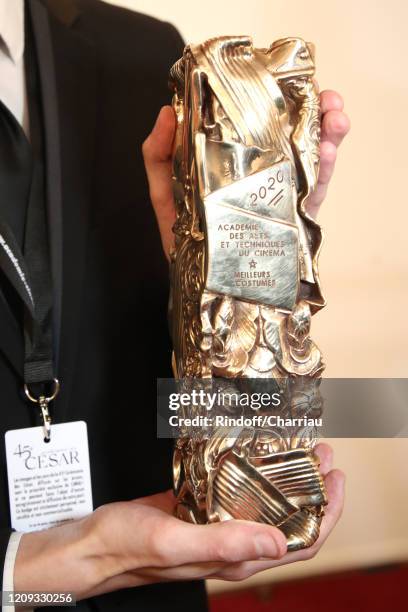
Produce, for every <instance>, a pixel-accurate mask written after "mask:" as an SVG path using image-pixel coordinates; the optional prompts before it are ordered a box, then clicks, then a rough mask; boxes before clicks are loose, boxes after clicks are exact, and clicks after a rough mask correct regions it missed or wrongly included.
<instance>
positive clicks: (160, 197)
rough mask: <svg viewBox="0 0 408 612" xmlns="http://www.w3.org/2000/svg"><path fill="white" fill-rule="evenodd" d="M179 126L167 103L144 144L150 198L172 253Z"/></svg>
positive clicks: (164, 240)
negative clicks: (173, 161) (174, 158)
mask: <svg viewBox="0 0 408 612" xmlns="http://www.w3.org/2000/svg"><path fill="white" fill-rule="evenodd" d="M175 130H176V118H175V114H174V111H173V109H172V107H171V106H163V108H162V109H161V111H160V113H159V115H158V117H157V120H156V123H155V125H154V127H153V130H152V131H151V133H150V135H149V136H148V137H147V138H146V140H145V141H144V143H143V146H142V152H143V158H144V162H145V167H146V174H147V180H148V182H149V191H150V198H151V200H152V204H153V209H154V212H155V214H156V218H157V222H158V225H159V230H160V235H161V239H162V244H163V249H164V252H165V254H166V256H168V254H169V252H170V249H171V246H172V244H173V241H174V237H173V232H172V227H173V224H174V222H175V220H176V212H175V206H174V199H173V187H172V168H171V153H172V146H173V140H174V134H175Z"/></svg>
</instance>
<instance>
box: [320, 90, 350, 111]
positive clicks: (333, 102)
mask: <svg viewBox="0 0 408 612" xmlns="http://www.w3.org/2000/svg"><path fill="white" fill-rule="evenodd" d="M320 108H321V111H322V113H323V114H324V113H327V111H330V110H338V111H342V110H343V108H344V102H343V98H342V97H341V95H340V94H339V93H337V91H333V90H332V89H325V90H324V91H322V92H321V94H320Z"/></svg>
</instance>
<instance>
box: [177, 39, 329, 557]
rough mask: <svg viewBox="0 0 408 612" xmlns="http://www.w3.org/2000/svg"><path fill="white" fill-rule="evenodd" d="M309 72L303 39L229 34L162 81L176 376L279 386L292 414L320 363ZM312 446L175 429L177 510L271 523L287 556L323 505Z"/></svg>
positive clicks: (267, 435)
mask: <svg viewBox="0 0 408 612" xmlns="http://www.w3.org/2000/svg"><path fill="white" fill-rule="evenodd" d="M314 71H315V65H314V51H313V46H312V45H311V44H309V43H305V42H304V41H303V40H302V39H300V38H285V39H282V40H278V41H276V42H274V43H273V44H272V45H271V46H270V47H269V48H268V49H257V48H255V47H254V46H253V44H252V40H251V39H250V38H249V37H246V36H228V37H221V38H214V39H211V40H208V41H206V42H204V43H203V44H200V45H191V46H188V47H186V49H185V51H184V54H183V57H182V58H181V59H180V60H179V61H178V62H177V63H176V64H175V65H174V66H173V68H172V70H171V75H170V79H171V85H172V87H173V90H174V98H173V107H174V109H175V112H176V116H177V131H176V137H175V144H174V155H173V181H174V195H175V201H176V210H177V220H176V223H175V226H174V232H175V249H174V252H173V253H172V254H171V262H172V263H171V269H172V270H171V273H172V297H171V325H172V335H173V346H174V355H173V368H174V374H175V377H176V379H178V380H184V379H186V380H191V379H200V380H208V381H209V383H211V381H216V380H218V379H222V380H227V381H231V384H233V383H234V381H241V382H242V381H244V380H246V379H251V380H254V379H263V380H269V381H277V382H279V381H281V380H285V381H286V385H287V386H288V385H289V386H290V388H291V394H290V400H289V403H290V407H289V408H290V412H291V414H293V411H295V412H296V411H297V412H299V410H300V411H301V404H302V402H304V401H305V400H304V398H305V397H307V398H308V399H310V398H311V399H312V400H313V398H314V393H315V391H316V386H318V384H319V379H320V376H321V373H322V371H323V367H324V366H323V362H322V357H321V353H320V351H319V349H318V347H317V346H316V345H315V343H314V342H313V340H312V339H311V337H310V335H309V332H310V321H311V315H312V314H314V313H315V312H316V311H318V310H319V309H320V308H322V307H323V306H324V299H323V297H322V294H321V290H320V283H319V277H318V270H317V258H318V254H319V250H320V245H321V240H322V236H321V229H320V227H319V225H318V224H317V223H316V222H315V221H314V219H313V218H312V217H311V216H310V215H309V214H308V213H307V211H306V208H305V202H306V199H307V197H308V195H309V194H310V193H311V191H312V190H313V189H314V188H315V187H316V183H317V175H318V166H319V137H320V109H319V95H318V90H317V85H316V83H315V81H314V79H313V75H314ZM310 381H312V384H310ZM310 390H311V391H310ZM299 398H301V399H299ZM312 403H313V401H312ZM314 442H315V439H314V437H313V435H312V434H310V432H309V434H308V435H304V432H303V433H301V432H300V431H293V430H292V431H291V432H290V433H289V434H284V433H282V432H281V434H280V436H279V435H278V436H277V435H276V431H275V432H272V431H270V430H268V428H267V427H266V428H262V429H256V428H255V429H252V430H250V429H248V428H243V429H242V430H241V431H239V432H238V433H237V434H236V435H235V436H229V435H228V434H226V433H225V432H224V433H223V432H222V431H217V430H214V429H212V430H211V431H210V432H208V431H203V432H202V434H201V435H195V436H189V435H184V436H182V437H180V438H179V439H178V440H177V443H176V449H175V454H174V479H175V492H176V495H177V501H178V506H177V514H178V516H179V517H180V518H183V519H185V520H189V521H192V522H196V523H205V522H211V521H218V520H226V519H229V518H240V519H248V520H257V521H261V522H266V523H270V524H272V525H276V526H278V527H279V528H280V529H282V531H283V532H284V533H285V535H286V537H287V539H288V549H289V550H295V549H299V548H303V547H306V546H310V545H311V544H312V543H313V542H314V541H315V540H316V538H317V537H318V534H319V526H320V522H321V518H322V515H323V507H324V505H325V504H326V503H327V499H326V493H325V490H324V484H323V480H322V478H321V476H320V473H319V469H318V467H319V466H318V460H317V457H316V455H315V454H314V452H313V446H314Z"/></svg>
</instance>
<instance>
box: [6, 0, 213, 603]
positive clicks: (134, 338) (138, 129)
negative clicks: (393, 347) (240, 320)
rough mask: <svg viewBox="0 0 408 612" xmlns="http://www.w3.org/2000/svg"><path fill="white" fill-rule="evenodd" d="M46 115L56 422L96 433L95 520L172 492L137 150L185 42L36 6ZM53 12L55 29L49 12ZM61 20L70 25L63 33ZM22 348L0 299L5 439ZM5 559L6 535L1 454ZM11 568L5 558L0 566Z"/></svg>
mask: <svg viewBox="0 0 408 612" xmlns="http://www.w3.org/2000/svg"><path fill="white" fill-rule="evenodd" d="M28 1H29V5H30V10H31V15H32V20H33V30H34V39H35V44H36V48H37V55H38V63H39V73H40V81H41V89H42V98H43V110H44V116H45V119H44V121H45V145H46V147H45V148H46V183H47V206H48V218H49V224H50V227H51V252H52V273H53V281H54V292H55V312H54V315H55V316H54V318H55V331H56V334H55V335H56V340H57V342H56V343H57V347H58V350H57V359H58V376H59V378H60V379H61V382H62V390H61V393H60V396H59V398H58V400H57V401H56V403H55V405H54V406H53V420H54V422H63V421H74V420H79V419H83V420H85V421H86V422H87V424H88V435H89V444H90V456H91V471H92V482H93V496H94V505H95V507H97V506H99V505H101V504H105V503H109V502H112V501H117V500H128V499H133V498H136V497H140V496H144V495H148V494H151V493H155V492H158V491H161V490H164V489H167V488H169V487H170V486H171V469H170V466H171V443H170V441H167V440H159V441H158V440H157V439H156V431H155V410H156V408H155V406H156V377H159V376H169V375H170V368H169V363H170V343H169V338H168V332H167V324H166V303H167V295H168V270H167V264H166V262H165V259H164V257H163V255H162V250H161V244H160V239H159V234H158V230H157V227H156V222H155V219H154V216H153V213H152V209H151V204H150V201H149V197H148V189H147V182H146V177H145V172H144V167H143V163H142V156H141V145H142V142H143V140H144V139H145V138H146V136H147V135H148V133H149V131H150V129H151V127H152V125H153V123H154V120H155V118H156V115H157V113H158V110H159V108H160V106H161V105H163V104H165V103H167V102H168V101H169V92H168V90H167V75H168V70H169V68H170V66H171V64H172V62H173V61H175V60H176V59H177V58H178V57H179V56H180V55H181V53H182V49H183V42H182V40H181V38H180V36H179V34H178V33H177V31H176V30H175V29H174V28H173V26H171V25H170V24H168V23H163V22H160V21H158V20H155V19H152V18H150V17H147V16H144V15H141V14H137V13H133V12H130V11H125V10H123V9H118V8H116V7H112V6H110V5H108V4H105V3H103V2H100V1H99V0H82V1H78V2H76V3H73V2H66V1H65V0H64V1H62V0H53V2H50V1H49V2H48V3H45V2H41V1H40V0H28ZM45 4H48V5H51V6H50V7H49V8H51V9H52V10H53V11H55V12H56V14H57V17H56V16H55V15H53V14H51V12H50V11H49V8H46V6H45ZM61 19H62V21H63V22H61ZM22 369H23V340H22V335H21V331H20V330H19V329H18V328H17V326H16V324H15V322H14V319H13V317H12V316H11V315H10V313H9V312H8V310H7V306H6V304H5V303H4V301H2V300H1V299H0V408H1V417H0V426H1V432H0V435H1V436H2V437H3V439H4V433H5V432H6V431H7V430H8V429H15V428H20V427H29V426H32V425H34V424H36V423H38V421H36V418H35V410H33V407H32V406H30V405H28V404H27V402H26V401H25V400H24V397H23V394H22ZM1 448H2V450H1V465H0V478H1V480H0V554H2V555H3V557H4V554H5V551H6V547H7V543H8V538H9V534H10V522H9V509H8V492H7V479H6V463H5V454H4V444H2V445H1ZM0 563H1V558H0ZM205 605H206V604H205V593H204V587H203V585H202V584H201V583H199V582H197V583H183V584H180V583H179V584H177V583H173V584H170V583H169V584H162V585H154V586H149V587H141V588H137V589H133V590H126V591H121V592H116V593H111V594H108V595H104V596H101V597H97V598H94V599H92V600H88V601H86V602H81V603H80V609H92V610H110V609H113V608H117V607H119V606H120V607H121V608H122V609H123V610H137V611H144V610H146V611H149V612H150V611H152V612H153V611H159V610H166V611H170V610H178V611H183V610H186V611H187V610H189V611H190V610H191V609H193V608H194V609H195V610H197V611H198V610H202V609H205Z"/></svg>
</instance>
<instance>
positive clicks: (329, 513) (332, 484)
mask: <svg viewBox="0 0 408 612" xmlns="http://www.w3.org/2000/svg"><path fill="white" fill-rule="evenodd" d="M345 480H346V478H345V475H344V473H343V472H342V471H341V470H332V471H331V472H329V473H328V474H327V476H326V478H325V481H324V482H325V485H326V490H327V497H328V499H329V503H328V504H327V506H326V508H325V512H324V517H323V521H322V525H321V528H320V537H319V539H318V540H317V542H316V544H314V546H316V547H317V549H320V547H321V546H322V544H323V543H324V542H325V541H326V540H327V538H328V537H329V535H330V533H331V532H332V531H333V528H334V526H335V525H336V523H337V521H338V520H339V518H340V516H341V513H342V512H343V506H344V488H345Z"/></svg>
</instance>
